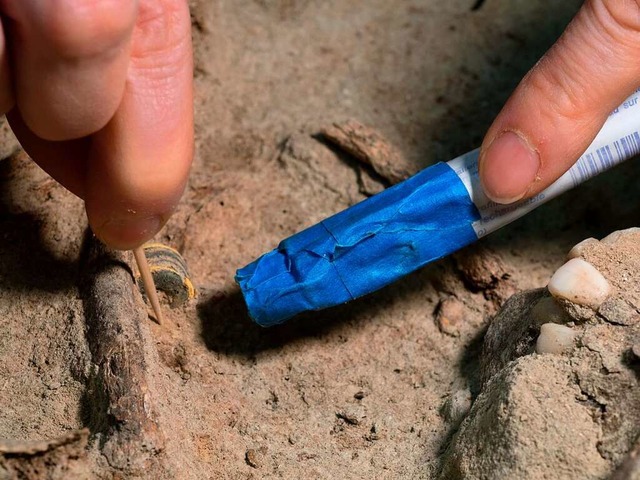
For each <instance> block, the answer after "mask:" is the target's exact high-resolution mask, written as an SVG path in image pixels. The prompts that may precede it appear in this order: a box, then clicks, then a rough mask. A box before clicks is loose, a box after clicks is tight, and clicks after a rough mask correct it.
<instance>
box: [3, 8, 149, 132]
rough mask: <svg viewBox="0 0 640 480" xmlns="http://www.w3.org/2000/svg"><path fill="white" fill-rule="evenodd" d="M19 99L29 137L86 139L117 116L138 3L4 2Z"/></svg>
mask: <svg viewBox="0 0 640 480" xmlns="http://www.w3.org/2000/svg"><path fill="white" fill-rule="evenodd" d="M0 5H1V7H2V10H3V13H5V15H7V17H8V24H7V26H8V30H9V32H10V33H11V44H10V47H11V50H12V59H13V65H12V66H13V69H14V72H13V74H14V79H15V83H14V85H15V95H16V101H17V104H18V108H19V109H20V112H21V114H22V117H23V119H24V121H25V123H26V124H27V125H28V126H29V129H30V130H31V131H33V132H34V133H35V134H36V135H38V136H40V137H42V138H44V139H47V140H68V139H73V138H80V137H83V136H85V135H88V134H90V133H93V132H95V131H97V130H99V129H100V128H102V127H103V126H104V125H105V124H106V123H107V122H108V121H109V119H110V118H111V117H112V116H113V114H114V112H115V110H116V108H117V107H118V104H119V103H120V99H121V98H122V92H123V90H124V84H125V79H126V72H127V67H128V61H129V46H130V38H131V32H132V30H133V25H134V21H135V18H136V11H137V1H135V0H3V1H2V3H1V4H0Z"/></svg>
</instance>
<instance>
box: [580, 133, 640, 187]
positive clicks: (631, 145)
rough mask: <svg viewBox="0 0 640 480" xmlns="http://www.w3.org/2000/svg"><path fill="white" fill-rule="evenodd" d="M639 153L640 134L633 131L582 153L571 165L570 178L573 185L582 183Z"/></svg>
mask: <svg viewBox="0 0 640 480" xmlns="http://www.w3.org/2000/svg"><path fill="white" fill-rule="evenodd" d="M639 153H640V134H639V133H638V132H633V133H632V134H631V135H627V136H625V137H622V138H621V139H619V140H616V141H614V142H613V143H611V144H609V145H605V146H604V147H601V148H598V149H597V150H596V151H595V152H589V153H586V154H584V155H583V156H582V157H580V159H579V160H578V161H577V162H576V164H575V165H574V166H573V167H571V170H569V171H570V172H571V179H572V180H573V186H574V187H575V186H577V185H579V184H581V183H583V182H584V181H585V180H587V179H589V178H591V177H594V176H596V175H598V174H599V173H601V172H603V171H605V170H607V169H609V168H611V167H613V166H614V165H616V164H618V163H620V162H622V161H623V160H627V159H629V158H631V157H633V156H635V155H638V154H639Z"/></svg>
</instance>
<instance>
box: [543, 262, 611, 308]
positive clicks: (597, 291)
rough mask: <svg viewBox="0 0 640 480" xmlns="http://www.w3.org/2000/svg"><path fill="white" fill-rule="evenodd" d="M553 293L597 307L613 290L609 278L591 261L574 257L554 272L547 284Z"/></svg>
mask: <svg viewBox="0 0 640 480" xmlns="http://www.w3.org/2000/svg"><path fill="white" fill-rule="evenodd" d="M547 288H548V289H549V292H551V295H553V296H554V297H556V298H563V299H565V300H569V301H570V302H572V303H576V304H578V305H584V306H587V307H591V308H593V309H594V310H595V309H597V308H598V307H599V306H600V305H601V304H602V302H604V301H605V300H606V298H607V297H608V296H609V293H610V292H611V286H610V285H609V282H607V279H606V278H604V277H603V276H602V274H601V273H600V272H599V271H598V270H597V269H596V268H595V267H594V266H593V265H591V264H590V263H587V262H585V261H584V260H582V259H581V258H572V259H571V260H569V261H568V262H567V263H565V264H564V265H562V266H561V267H560V268H559V269H558V270H556V273H554V274H553V276H552V277H551V280H549V285H548V286H547Z"/></svg>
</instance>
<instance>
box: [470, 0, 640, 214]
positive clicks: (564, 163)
mask: <svg viewBox="0 0 640 480" xmlns="http://www.w3.org/2000/svg"><path fill="white" fill-rule="evenodd" d="M638 86H640V1H637V0H587V1H586V2H585V4H584V5H583V6H582V8H581V10H580V12H579V13H578V14H577V15H576V17H575V18H574V19H573V21H572V22H571V23H570V24H569V26H568V27H567V29H566V31H565V32H564V34H563V35H562V37H561V38H560V39H559V40H558V42H557V43H556V44H555V45H554V46H553V47H552V48H551V49H550V50H549V51H548V52H547V54H546V55H545V56H544V57H543V58H542V60H540V62H538V64H537V65H536V66H535V67H533V69H532V70H531V71H530V72H529V73H528V74H527V75H526V76H525V77H524V79H523V80H522V82H521V83H520V85H519V86H518V87H517V88H516V90H515V91H514V93H513V94H512V95H511V98H509V100H508V101H507V103H506V105H505V106H504V108H503V109H502V111H501V112H500V114H499V115H498V117H497V118H496V120H495V121H494V123H493V125H492V126H491V128H490V129H489V131H488V133H487V135H486V137H485V139H484V142H483V143H482V148H481V153H480V177H481V180H482V183H483V185H484V189H485V192H486V194H487V195H488V196H489V197H490V198H491V199H492V200H494V201H496V202H498V203H511V202H514V201H516V200H519V199H521V198H527V197H531V196H533V195H535V194H537V193H539V192H540V191H541V190H544V189H545V188H546V187H548V186H549V185H550V184H551V183H553V182H554V181H555V180H556V179H557V178H559V177H560V176H561V175H562V174H563V173H564V172H566V171H567V170H568V169H569V168H570V167H571V165H573V164H574V163H575V162H576V160H577V159H578V158H579V156H580V155H581V154H582V153H583V152H584V151H585V150H586V148H587V147H588V146H589V144H590V143H591V142H592V141H593V139H594V138H595V136H596V134H597V133H598V131H599V130H600V129H601V128H602V125H603V124H604V122H605V120H606V119H607V117H608V115H609V114H610V113H611V112H612V111H613V110H614V109H615V108H616V107H617V106H618V105H620V104H621V103H622V102H623V101H624V99H625V98H627V97H628V96H629V95H630V94H631V93H632V92H633V91H634V90H635V89H636V88H638Z"/></svg>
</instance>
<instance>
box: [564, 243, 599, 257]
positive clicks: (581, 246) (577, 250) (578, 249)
mask: <svg viewBox="0 0 640 480" xmlns="http://www.w3.org/2000/svg"><path fill="white" fill-rule="evenodd" d="M596 243H600V242H598V240H596V239H595V238H593V237H591V238H586V239H584V240H583V241H581V242H580V243H576V244H575V245H574V247H573V248H572V249H571V250H569V253H568V254H567V260H571V259H572V258H578V257H581V256H582V254H583V252H584V250H585V248H586V247H588V246H589V245H595V244H596Z"/></svg>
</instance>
